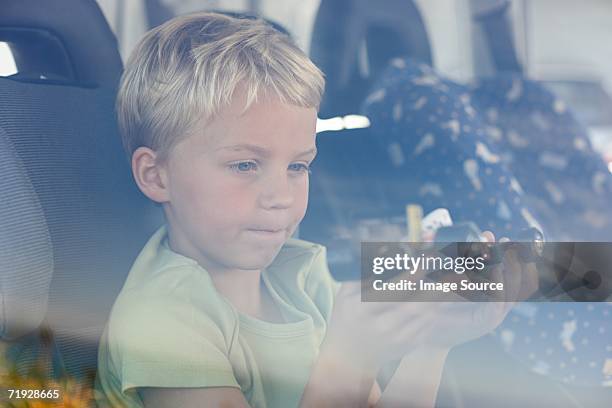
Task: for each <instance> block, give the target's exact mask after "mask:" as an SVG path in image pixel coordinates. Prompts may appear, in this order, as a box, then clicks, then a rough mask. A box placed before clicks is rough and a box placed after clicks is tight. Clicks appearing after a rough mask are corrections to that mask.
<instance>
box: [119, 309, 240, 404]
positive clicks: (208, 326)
mask: <svg viewBox="0 0 612 408" xmlns="http://www.w3.org/2000/svg"><path fill="white" fill-rule="evenodd" d="M117 306H118V307H117V308H115V309H114V310H113V316H112V318H111V323H110V325H109V333H108V334H109V339H108V341H109V348H110V350H111V353H112V355H113V360H114V361H115V364H116V365H117V366H116V370H117V371H118V372H117V373H116V374H117V375H118V376H119V377H120V383H121V391H122V392H124V393H125V392H130V391H129V390H132V391H133V389H134V388H138V387H168V388H182V387H192V388H196V387H221V386H227V387H239V385H238V383H237V381H236V379H235V377H234V374H233V370H232V366H231V364H230V362H229V358H228V357H227V356H228V355H229V352H228V346H227V336H226V335H225V334H224V333H223V332H222V331H221V329H220V328H219V324H218V322H215V321H214V320H213V319H212V318H211V317H210V316H208V315H206V314H205V313H202V312H198V311H196V310H195V309H194V308H193V305H191V304H190V303H188V302H179V301H175V302H173V301H171V299H170V300H169V299H166V300H165V301H164V302H160V301H159V300H157V299H153V298H132V299H130V301H129V303H123V304H118V305H117Z"/></svg>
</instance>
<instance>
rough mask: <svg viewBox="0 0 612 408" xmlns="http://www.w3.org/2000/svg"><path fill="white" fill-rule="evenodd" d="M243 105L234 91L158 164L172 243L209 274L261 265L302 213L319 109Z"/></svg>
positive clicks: (273, 102) (266, 102) (263, 102)
mask: <svg viewBox="0 0 612 408" xmlns="http://www.w3.org/2000/svg"><path fill="white" fill-rule="evenodd" d="M244 103H245V97H244V94H243V93H241V92H239V91H237V92H236V93H235V96H234V98H233V101H232V104H231V106H229V107H228V108H226V109H224V110H222V111H221V112H220V113H219V115H218V116H217V117H216V118H215V119H214V120H213V121H212V122H210V123H209V124H208V125H207V126H206V127H205V128H202V129H196V130H195V131H194V132H193V133H192V134H191V135H190V136H189V137H187V138H186V139H184V140H182V141H181V142H179V143H178V144H177V145H176V146H175V147H174V148H173V149H172V151H171V152H170V154H169V155H168V158H167V160H166V162H165V163H164V165H163V169H164V170H163V172H164V174H165V176H164V177H165V179H166V180H165V182H166V188H167V194H168V201H167V202H165V203H164V211H165V213H166V217H167V220H168V224H169V233H170V243H171V245H172V246H173V248H174V249H175V250H177V251H180V252H182V253H183V254H184V255H187V256H190V257H192V258H194V259H196V260H197V261H198V262H199V263H200V264H201V265H202V266H203V267H204V268H206V269H209V270H210V271H223V270H228V269H254V270H255V269H261V268H265V267H266V266H268V265H269V264H270V263H271V262H272V260H273V259H274V257H275V256H276V254H277V253H278V251H279V250H280V248H281V246H282V245H283V243H284V242H285V241H286V240H287V238H289V237H290V236H291V235H292V234H293V232H294V231H295V229H296V227H297V225H298V224H299V223H300V221H301V220H302V218H303V217H304V214H305V213H306V207H307V203H308V177H309V176H308V166H309V164H310V162H311V161H312V160H313V159H314V156H315V154H316V149H315V129H316V117H317V114H316V110H315V109H314V108H300V107H295V106H292V105H285V104H282V103H281V102H280V101H279V100H277V99H276V98H271V97H270V98H260V99H259V101H258V102H256V103H254V104H252V105H251V107H250V108H249V109H248V110H247V111H246V112H243V111H244Z"/></svg>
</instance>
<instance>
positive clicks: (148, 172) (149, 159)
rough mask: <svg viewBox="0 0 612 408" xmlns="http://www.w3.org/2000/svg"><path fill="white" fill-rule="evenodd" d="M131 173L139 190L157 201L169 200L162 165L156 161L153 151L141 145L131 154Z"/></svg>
mask: <svg viewBox="0 0 612 408" xmlns="http://www.w3.org/2000/svg"><path fill="white" fill-rule="evenodd" d="M132 174H134V179H135V180H136V184H137V185H138V188H139V189H140V191H142V192H143V194H144V195H146V196H147V197H149V198H150V199H151V200H153V201H155V202H157V203H165V202H167V201H168V200H169V193H168V188H167V181H166V180H167V178H166V173H165V168H164V166H163V165H162V164H161V163H159V162H158V160H157V154H156V153H155V151H153V150H152V149H150V148H148V147H144V146H141V147H139V148H138V149H136V150H135V151H134V153H133V154H132Z"/></svg>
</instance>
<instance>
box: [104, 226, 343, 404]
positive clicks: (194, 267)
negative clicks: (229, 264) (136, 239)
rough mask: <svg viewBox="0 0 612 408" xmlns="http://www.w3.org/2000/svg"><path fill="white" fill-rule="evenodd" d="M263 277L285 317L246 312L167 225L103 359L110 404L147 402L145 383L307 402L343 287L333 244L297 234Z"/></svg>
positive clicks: (125, 298) (118, 312)
mask: <svg viewBox="0 0 612 408" xmlns="http://www.w3.org/2000/svg"><path fill="white" fill-rule="evenodd" d="M261 276H262V280H263V282H264V283H265V285H266V286H267V288H268V290H269V292H270V294H271V296H272V298H273V300H274V302H275V303H276V305H277V306H278V308H279V309H280V311H281V314H282V316H283V319H284V320H285V323H270V322H265V321H262V320H258V319H255V318H253V317H250V316H247V315H244V314H242V313H240V312H239V311H237V310H236V309H235V308H234V307H233V306H232V305H231V304H230V303H229V302H228V300H227V299H225V298H224V297H223V295H221V294H220V293H219V292H217V291H216V290H215V287H214V285H213V282H212V280H211V278H210V275H209V274H208V273H207V272H206V270H204V269H203V268H202V267H201V266H200V265H198V263H197V262H196V261H194V260H192V259H190V258H187V257H185V256H182V255H179V254H177V253H176V252H173V251H172V250H171V249H170V248H169V247H168V244H167V239H166V228H165V227H162V228H161V229H160V230H159V231H157V232H156V233H155V234H154V235H153V236H152V237H151V239H150V240H149V242H148V243H147V244H146V245H145V247H144V248H143V250H142V252H141V253H140V255H139V256H138V258H137V259H136V261H135V263H134V265H133V266H132V269H131V270H130V273H129V276H128V278H127V280H126V283H125V285H124V287H123V289H122V290H121V293H120V294H119V296H118V298H117V300H116V301H115V304H114V306H113V310H112V312H111V316H110V319H109V322H108V324H107V327H106V330H105V332H104V335H103V338H102V340H101V343H100V349H99V356H98V373H97V379H96V388H97V390H96V391H97V392H96V394H97V396H98V397H99V401H100V403H101V405H102V406H104V405H105V404H108V403H110V405H111V406H113V407H114V406H128V407H141V406H143V404H142V400H141V399H140V398H139V396H138V393H137V392H136V388H137V387H168V388H181V387H220V386H229V387H237V388H240V390H241V391H242V393H243V394H244V396H245V398H246V400H247V401H248V402H249V404H250V405H251V406H252V407H269V408H273V407H283V408H285V407H292V406H298V404H299V401H300V398H301V396H302V393H303V391H304V388H305V386H306V383H307V381H308V378H309V376H310V370H311V367H312V364H313V363H314V361H315V359H316V357H317V355H318V351H319V347H320V345H321V342H322V341H323V337H324V336H325V331H326V327H327V323H328V322H329V318H330V314H331V310H332V306H333V300H334V296H335V294H336V293H337V290H338V288H339V284H338V283H337V282H335V281H334V280H333V278H332V277H331V275H330V273H329V270H328V267H327V261H326V255H325V247H323V246H321V245H318V244H314V243H310V242H306V241H302V240H298V239H289V240H287V242H286V243H285V244H284V245H283V247H282V249H281V250H280V252H279V253H278V255H277V256H276V258H275V259H274V261H273V262H272V264H271V265H270V266H268V268H266V269H265V270H263V271H262V275H261Z"/></svg>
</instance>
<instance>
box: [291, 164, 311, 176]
mask: <svg viewBox="0 0 612 408" xmlns="http://www.w3.org/2000/svg"><path fill="white" fill-rule="evenodd" d="M289 170H291V171H295V172H298V173H309V174H310V166H309V165H308V164H306V163H293V164H290V165H289Z"/></svg>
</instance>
